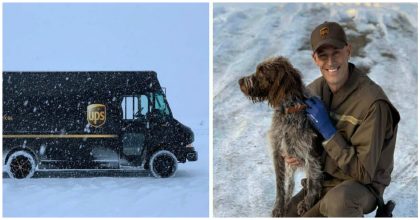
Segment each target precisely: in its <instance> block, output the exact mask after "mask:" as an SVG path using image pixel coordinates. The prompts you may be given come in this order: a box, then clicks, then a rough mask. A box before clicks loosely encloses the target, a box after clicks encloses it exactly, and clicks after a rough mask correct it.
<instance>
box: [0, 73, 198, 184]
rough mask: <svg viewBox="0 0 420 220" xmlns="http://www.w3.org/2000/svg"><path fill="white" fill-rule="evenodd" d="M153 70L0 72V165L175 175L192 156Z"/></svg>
mask: <svg viewBox="0 0 420 220" xmlns="http://www.w3.org/2000/svg"><path fill="white" fill-rule="evenodd" d="M193 141H194V134H193V132H192V130H191V129H190V128H189V127H187V126H185V125H183V124H182V123H180V122H179V121H177V120H176V119H175V118H174V117H173V116H172V112H171V109H170V107H169V104H168V101H167V100H166V95H165V93H164V92H163V90H162V88H161V86H160V84H159V81H158V79H157V74H156V73H155V72H153V71H142V72H139V71H123V72H110V71H105V72H3V164H4V170H5V171H6V172H7V173H8V174H9V176H10V177H11V178H17V179H22V178H30V177H32V176H33V174H34V173H35V171H38V170H52V169H54V170H57V169H60V170H62V169H116V170H118V169H121V170H122V169H133V168H134V170H135V169H137V168H138V169H139V170H140V169H146V170H149V171H150V173H151V174H152V175H153V176H155V177H170V176H172V175H174V173H175V171H176V169H177V164H178V162H180V163H185V162H186V161H187V160H188V161H196V160H197V152H196V151H195V149H194V147H193Z"/></svg>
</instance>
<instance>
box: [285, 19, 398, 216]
mask: <svg viewBox="0 0 420 220" xmlns="http://www.w3.org/2000/svg"><path fill="white" fill-rule="evenodd" d="M311 45H312V50H313V54H312V58H313V60H314V62H315V64H316V66H317V67H318V68H319V69H320V71H321V74H322V77H319V78H318V79H316V80H315V81H314V82H312V83H311V84H310V85H308V88H309V90H310V91H311V92H312V94H313V95H315V96H314V97H312V98H310V99H308V100H306V101H305V103H306V104H307V106H308V107H307V109H306V113H307V116H308V118H309V119H310V120H311V122H312V124H313V126H314V128H315V129H316V130H317V131H318V132H319V134H320V138H319V139H320V141H319V146H320V147H321V148H322V149H323V153H322V162H323V171H324V179H323V190H322V192H320V193H321V196H322V198H321V199H320V200H319V201H318V203H316V205H315V206H314V207H313V208H312V209H310V210H309V211H308V212H306V213H305V215H304V216H305V217H311V216H312V217H320V216H328V217H361V216H363V215H364V214H366V213H369V212H372V211H374V210H375V208H376V207H377V205H378V204H379V203H378V201H379V200H380V199H382V195H383V193H384V190H385V188H386V187H387V186H388V185H389V184H390V182H391V172H392V169H393V158H394V149H395V142H396V135H397V124H398V122H399V120H400V116H399V113H398V111H397V110H396V109H395V108H394V106H393V105H392V104H391V102H390V101H389V99H388V98H387V96H386V95H385V93H384V92H383V90H382V89H381V87H380V86H378V85H377V84H376V83H375V82H373V81H372V80H371V79H370V78H369V77H368V76H367V75H366V74H363V73H361V71H360V70H359V69H358V68H357V67H356V66H355V65H354V64H352V63H350V62H349V59H350V56H351V51H352V48H351V45H350V44H349V43H348V42H347V37H346V34H345V32H344V30H343V28H342V27H341V26H340V25H339V24H338V23H335V22H324V23H323V24H321V25H319V26H317V27H316V28H315V29H314V30H313V32H312V34H311ZM286 162H288V163H289V164H290V165H294V166H299V165H300V164H299V161H297V160H296V159H295V158H286ZM303 195H304V192H303V191H301V192H299V193H298V194H297V195H295V197H293V199H292V201H291V202H290V203H289V208H288V216H290V217H292V216H297V211H296V210H297V209H296V207H297V204H298V202H299V201H301V200H302V198H303ZM388 205H389V207H388ZM390 206H392V204H390V203H389V204H387V206H386V207H385V209H389V210H385V212H386V211H392V208H393V207H390ZM379 212H380V213H383V212H384V210H381V211H379ZM380 213H378V212H377V214H380Z"/></svg>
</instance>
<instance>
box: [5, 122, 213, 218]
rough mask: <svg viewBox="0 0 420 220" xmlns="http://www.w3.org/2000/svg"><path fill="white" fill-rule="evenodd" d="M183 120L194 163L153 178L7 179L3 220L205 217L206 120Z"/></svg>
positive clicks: (143, 175) (69, 174) (117, 175)
mask: <svg viewBox="0 0 420 220" xmlns="http://www.w3.org/2000/svg"><path fill="white" fill-rule="evenodd" d="M181 122H182V123H185V124H186V125H188V126H191V127H192V129H193V131H194V133H195V142H194V146H195V147H196V150H197V151H198V161H195V162H187V163H185V164H179V165H178V171H177V172H176V173H175V176H174V177H172V178H167V179H156V178H153V177H151V176H149V175H148V173H145V172H133V171H130V172H114V171H106V172H94V173H85V172H82V173H80V172H79V173H75V172H65V173H44V172H38V173H36V176H35V177H36V178H32V179H25V180H13V179H9V178H5V179H3V216H4V217H207V216H209V211H208V209H209V193H208V192H209V171H208V170H209V169H208V163H209V159H208V155H209V153H208V152H209V151H208V149H209V148H208V123H207V119H204V120H203V121H198V122H197V121H196V122H195V123H192V122H188V121H185V122H184V121H181ZM74 175H77V176H78V177H74ZM47 177H51V178H47Z"/></svg>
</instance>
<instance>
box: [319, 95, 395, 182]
mask: <svg viewBox="0 0 420 220" xmlns="http://www.w3.org/2000/svg"><path fill="white" fill-rule="evenodd" d="M392 132H393V129H392V115H391V111H390V109H389V106H388V104H387V103H386V102H383V101H377V102H375V103H374V104H373V105H372V107H371V109H370V111H369V113H368V114H367V116H366V118H365V119H363V121H362V122H361V124H360V126H359V127H358V128H357V130H356V131H355V133H354V134H353V135H352V137H350V140H348V141H347V140H346V139H345V138H344V137H343V136H342V135H341V134H340V132H336V133H335V134H334V136H333V137H332V138H330V139H329V140H327V141H324V142H323V144H322V145H323V146H324V149H325V151H326V152H327V154H328V155H329V156H330V157H331V158H332V159H333V160H334V161H335V162H336V163H337V165H338V167H340V168H341V169H342V170H343V171H344V173H346V174H347V175H349V176H351V177H353V178H354V179H356V180H358V181H360V182H362V183H364V184H367V183H371V182H372V180H373V178H374V175H375V171H376V167H377V164H378V161H379V158H380V156H381V152H382V146H384V142H385V140H386V139H389V138H390V137H392V135H393V134H392Z"/></svg>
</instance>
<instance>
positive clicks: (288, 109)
mask: <svg viewBox="0 0 420 220" xmlns="http://www.w3.org/2000/svg"><path fill="white" fill-rule="evenodd" d="M239 85H240V88H241V91H242V92H243V93H244V94H245V95H246V96H247V97H248V98H249V99H251V100H252V101H253V102H263V101H268V104H269V105H270V106H271V107H273V108H274V110H275V111H274V114H273V119H272V124H271V129H270V134H269V138H270V142H271V149H272V153H273V161H274V170H275V173H276V192H277V193H276V202H275V205H274V208H273V211H272V216H273V217H282V216H285V214H286V213H287V206H288V203H289V202H290V200H291V198H292V193H293V188H294V185H295V182H294V173H295V171H296V169H297V167H295V166H290V165H289V164H287V163H286V162H285V160H284V158H285V156H290V157H295V158H297V159H299V161H300V164H302V165H303V166H302V167H303V169H304V171H305V174H306V183H305V184H303V185H304V187H305V188H306V189H305V192H306V193H305V197H304V199H303V200H302V201H300V202H299V203H298V207H297V212H298V213H297V214H298V215H300V216H302V215H303V214H304V213H305V212H306V211H308V210H309V209H310V208H311V207H312V206H313V205H314V204H315V202H317V201H318V199H319V197H320V193H321V190H322V171H321V165H320V159H319V157H318V156H317V154H316V153H315V147H314V139H315V138H316V133H315V131H314V130H313V128H312V127H311V125H310V121H309V120H308V119H307V118H306V115H305V111H304V109H305V107H306V106H305V104H304V102H303V99H305V97H308V95H309V93H308V92H307V91H306V88H305V87H304V84H303V82H302V78H301V74H300V72H299V71H298V70H297V69H295V68H294V67H293V66H292V65H291V64H290V63H289V61H288V60H287V59H286V58H284V57H274V58H270V59H267V60H265V61H264V62H262V63H260V64H258V66H257V68H256V72H255V73H254V74H252V75H250V76H247V77H243V78H241V79H240V80H239Z"/></svg>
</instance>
